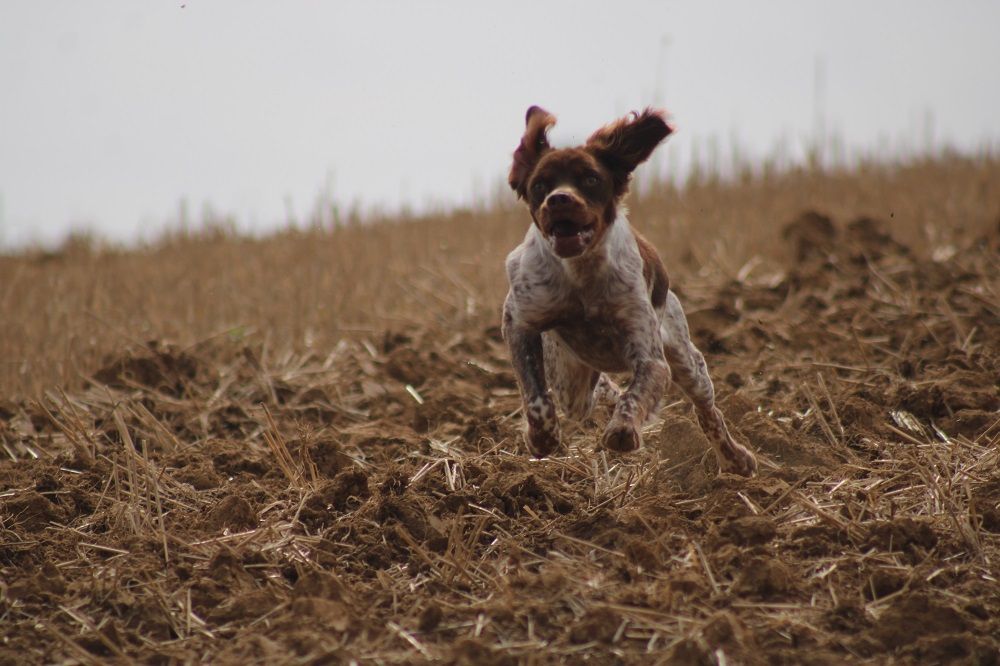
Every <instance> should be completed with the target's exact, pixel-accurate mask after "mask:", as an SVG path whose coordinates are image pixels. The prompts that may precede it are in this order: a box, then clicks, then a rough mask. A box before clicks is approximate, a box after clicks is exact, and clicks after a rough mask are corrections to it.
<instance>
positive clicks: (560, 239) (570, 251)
mask: <svg viewBox="0 0 1000 666" xmlns="http://www.w3.org/2000/svg"><path fill="white" fill-rule="evenodd" d="M555 241H556V242H555V251H556V254H558V255H559V256H560V257H564V258H566V257H575V256H576V255H578V254H580V253H582V252H583V250H584V248H585V247H586V243H584V240H583V237H582V236H581V235H580V234H573V235H571V236H556V237H555Z"/></svg>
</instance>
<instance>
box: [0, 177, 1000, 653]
mask: <svg viewBox="0 0 1000 666" xmlns="http://www.w3.org/2000/svg"><path fill="white" fill-rule="evenodd" d="M632 210H633V212H634V215H633V217H634V218H635V219H636V220H637V226H639V227H640V228H642V229H643V230H644V231H647V232H648V235H649V236H650V237H651V238H652V239H653V240H654V241H655V242H656V243H657V245H658V246H659V247H660V248H661V250H662V251H663V254H664V256H665V257H667V259H668V269H669V270H670V271H671V274H672V278H673V282H674V284H675V285H676V287H677V290H678V292H679V294H680V296H681V299H682V301H683V302H684V303H685V306H686V308H687V310H688V313H689V319H690V322H691V328H692V332H693V335H694V337H695V340H696V342H697V344H698V345H699V346H700V347H701V348H702V349H703V350H704V351H705V353H706V357H707V359H708V362H709V366H710V368H711V370H712V374H713V377H714V378H715V380H716V385H717V390H718V392H719V394H720V396H721V407H722V410H723V411H724V413H725V414H726V416H727V418H728V419H729V422H730V424H731V426H732V428H733V430H734V431H735V432H736V435H737V437H738V438H740V439H741V440H743V441H746V442H748V443H749V444H750V445H751V446H752V447H753V448H754V450H756V451H757V452H758V456H759V459H760V461H761V473H760V475H759V476H758V477H756V478H753V479H749V480H747V479H742V478H738V477H734V476H728V475H722V476H719V475H717V473H716V471H715V470H714V469H713V465H714V461H713V457H712V456H711V455H710V454H707V453H708V449H707V447H708V445H707V442H706V441H705V440H704V438H703V437H702V435H701V434H700V432H699V430H698V428H697V425H696V422H695V420H694V418H693V415H692V413H691V410H690V408H689V406H688V404H687V403H686V402H684V401H682V400H681V398H680V396H679V395H678V394H677V392H676V390H675V389H672V390H671V392H670V394H669V395H668V396H667V400H666V403H665V404H666V407H665V408H664V409H663V410H662V414H661V416H662V421H661V422H660V423H658V424H656V425H653V426H651V427H650V428H648V429H647V432H646V446H645V448H644V449H643V450H641V451H640V452H638V453H636V454H632V455H628V456H624V457H615V456H611V455H608V454H607V453H605V452H602V451H598V450H595V443H596V441H597V436H598V435H599V433H600V428H601V425H602V423H603V420H604V419H605V418H606V416H607V414H606V413H599V414H596V415H595V418H594V421H593V422H591V423H588V424H585V426H584V427H582V428H580V429H577V430H572V429H568V428H567V429H566V430H568V435H569V436H568V440H569V443H570V447H569V452H568V454H567V455H565V456H562V457H557V458H551V459H545V460H541V461H537V460H532V459H530V458H529V457H528V456H527V455H526V453H525V450H524V447H523V444H522V443H521V440H520V427H521V417H520V412H519V409H518V406H519V404H518V402H519V401H518V396H517V391H516V386H515V383H514V378H513V375H512V373H511V371H510V367H509V361H508V358H507V354H506V350H505V347H504V345H503V343H502V341H501V339H500V337H499V331H498V327H497V319H498V317H497V313H498V310H499V299H500V298H501V297H502V292H503V284H502V277H501V276H500V263H501V262H502V256H503V252H504V251H505V250H507V249H510V247H512V246H513V245H514V244H515V243H516V242H517V238H518V237H519V236H520V235H521V234H522V233H523V229H524V228H525V225H526V218H525V215H524V214H523V213H522V212H520V211H519V210H515V209H512V208H511V209H508V208H505V207H502V206H501V207H496V208H491V209H490V210H488V211H484V212H483V213H482V214H473V213H465V214H456V215H451V216H444V217H440V218H433V219H428V220H415V221H409V222H407V223H405V224H396V223H392V222H388V221H386V222H382V223H379V224H376V225H374V226H373V227H370V228H362V227H355V226H348V227H345V228H342V229H338V230H333V231H329V230H326V231H321V230H313V231H310V232H299V233H289V234H285V235H283V236H279V237H276V238H273V239H268V240H263V241H247V240H240V239H237V238H232V237H229V236H227V235H225V234H221V235H218V236H211V235H208V236H203V237H200V238H176V239H172V240H168V241H165V242H164V244H163V245H161V246H158V247H156V248H152V249H147V250H142V251H134V252H121V251H98V250H95V249H93V248H89V247H84V248H79V247H67V248H64V249H63V250H62V251H60V252H56V253H47V254H40V253H32V254H27V255H22V256H17V257H7V258H0V277H2V278H4V280H5V282H3V283H0V299H2V301H0V303H2V305H3V312H4V313H5V315H8V318H7V319H6V323H3V324H2V326H0V342H2V343H3V346H4V349H5V350H7V351H5V352H4V353H5V355H7V356H8V359H6V362H7V363H8V366H7V367H6V369H5V373H4V375H3V380H4V381H3V384H0V386H2V387H3V393H0V444H2V447H3V449H4V452H3V455H4V460H3V461H2V462H0V502H2V504H0V521H2V522H0V627H2V628H3V630H2V632H0V634H2V639H0V664H8V663H9V664H22V663H52V662H62V663H106V662H109V661H116V662H126V661H130V660H136V661H142V662H151V663H174V662H182V663H183V662H187V663H202V662H204V663H209V662H211V663H233V662H238V663H268V664H271V663H308V664H325V663H331V664H334V663H349V662H351V661H352V660H354V661H357V662H358V663H387V664H392V663H425V662H441V663H449V664H470V665H471V664H514V663H567V664H575V663H594V664H619V663H623V664H647V663H669V664H765V663H789V664H802V663H808V664H843V663H879V664H881V663H899V664H910V663H913V664H917V663H919V664H937V663H965V664H996V663H1000V656H998V655H1000V464H998V463H1000V164H998V163H997V162H996V161H990V160H986V161H978V162H971V161H965V160H959V159H941V160H938V161H934V162H931V163H926V164H921V165H915V166H911V167H907V168H904V169H890V168H885V169H875V170H867V171H866V170H861V171H858V172H854V173H849V174H834V175H823V174H790V175H787V176H781V177H774V178H763V179H758V180H754V181H752V182H750V181H748V182H743V183H738V184H735V185H722V184H712V183H709V184H702V185H696V186H692V188H689V189H688V190H687V191H681V192H677V191H671V192H666V193H662V192H661V193H652V192H651V193H648V194H647V195H645V196H643V197H639V198H638V199H637V200H636V201H635V202H634V204H633V206H632ZM828 216H829V217H828ZM644 220H645V223H644ZM476 224H481V225H482V226H481V227H475V226H474V225H476ZM702 224H703V226H699V225H702ZM323 262H327V263H323ZM375 275H380V276H381V277H382V280H383V281H382V282H381V286H379V287H377V288H375V287H373V286H372V284H374V282H373V280H374V278H373V276H375ZM171 284H172V285H174V287H175V288H174V289H173V291H171V288H170V285H171ZM320 304H326V308H327V309H326V310H325V311H321V312H318V313H317V311H316V308H318V307H320ZM39 338H41V339H39ZM46 340H47V341H48V343H46Z"/></svg>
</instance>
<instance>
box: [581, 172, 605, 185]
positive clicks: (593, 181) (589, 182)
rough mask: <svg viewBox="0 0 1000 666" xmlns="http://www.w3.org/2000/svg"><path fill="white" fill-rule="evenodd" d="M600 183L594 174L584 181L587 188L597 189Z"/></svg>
mask: <svg viewBox="0 0 1000 666" xmlns="http://www.w3.org/2000/svg"><path fill="white" fill-rule="evenodd" d="M600 182H601V179H600V178H598V177H597V176H595V175H593V174H591V175H589V176H587V177H586V178H584V179H583V184H584V185H586V186H587V187H596V186H597V184H598V183H600Z"/></svg>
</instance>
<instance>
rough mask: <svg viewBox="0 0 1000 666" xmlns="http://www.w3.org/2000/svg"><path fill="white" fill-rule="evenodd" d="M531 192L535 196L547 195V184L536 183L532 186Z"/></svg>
mask: <svg viewBox="0 0 1000 666" xmlns="http://www.w3.org/2000/svg"><path fill="white" fill-rule="evenodd" d="M531 191H532V193H534V194H545V183H544V182H542V181H540V180H539V181H536V182H535V183H534V184H532V186H531Z"/></svg>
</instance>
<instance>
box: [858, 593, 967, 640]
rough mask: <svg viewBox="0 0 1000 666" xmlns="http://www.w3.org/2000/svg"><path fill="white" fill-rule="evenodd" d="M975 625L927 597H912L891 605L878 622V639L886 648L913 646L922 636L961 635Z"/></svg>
mask: <svg viewBox="0 0 1000 666" xmlns="http://www.w3.org/2000/svg"><path fill="white" fill-rule="evenodd" d="M971 627H972V624H971V622H970V621H969V619H968V618H967V617H966V615H965V614H964V613H962V612H961V611H959V610H957V609H955V608H953V607H952V606H950V605H948V604H946V603H944V602H942V601H939V600H937V599H934V598H932V597H929V596H928V595H926V594H919V593H915V594H909V595H906V596H904V597H902V598H901V599H900V600H899V601H897V602H896V603H894V604H892V605H891V606H889V608H887V609H886V610H885V612H884V613H882V615H881V616H880V617H879V619H878V621H877V622H876V623H875V630H874V631H875V636H876V637H877V638H878V639H879V640H881V641H882V642H883V643H884V644H885V645H886V646H887V647H890V648H897V647H900V646H902V645H908V644H910V643H913V642H914V641H916V640H917V639H918V638H920V637H921V636H927V635H935V634H962V633H964V632H966V631H968V630H969V629H971Z"/></svg>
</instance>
